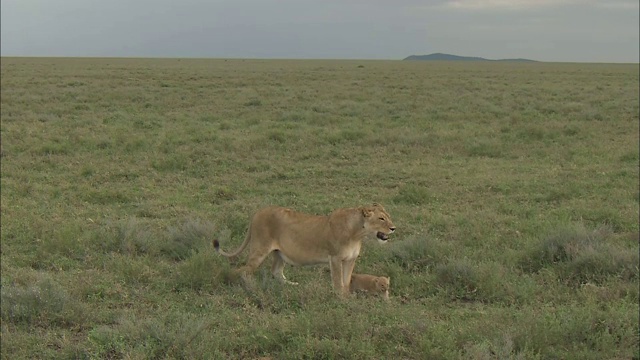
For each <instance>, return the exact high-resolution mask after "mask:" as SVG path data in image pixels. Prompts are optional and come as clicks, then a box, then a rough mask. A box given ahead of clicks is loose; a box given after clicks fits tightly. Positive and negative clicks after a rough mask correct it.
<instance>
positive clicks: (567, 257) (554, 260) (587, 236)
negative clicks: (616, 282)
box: [520, 224, 639, 284]
mask: <svg viewBox="0 0 640 360" xmlns="http://www.w3.org/2000/svg"><path fill="white" fill-rule="evenodd" d="M612 234H613V233H612V232H611V230H610V229H609V228H607V227H601V228H598V229H595V230H589V229H587V228H586V227H584V226H583V225H580V224H578V225H573V226H568V227H567V226H565V227H561V228H558V229H556V230H553V231H551V232H550V233H549V234H548V235H547V236H545V237H544V238H542V239H541V240H539V241H538V242H537V243H535V244H534V245H533V246H532V247H531V248H530V249H529V250H528V251H526V252H525V253H524V255H523V256H522V258H521V260H520V267H521V268H522V269H523V270H525V271H528V272H537V271H540V270H541V269H543V268H549V267H552V268H555V269H556V271H557V273H558V274H559V275H560V276H561V278H562V279H564V280H565V281H567V282H569V283H572V284H581V283H586V282H595V283H601V282H603V281H605V280H606V279H607V278H609V277H618V278H621V279H624V280H632V279H638V263H639V255H638V252H637V251H633V250H630V249H628V248H624V247H622V246H620V245H617V244H616V243H613V242H612V241H611V238H612Z"/></svg>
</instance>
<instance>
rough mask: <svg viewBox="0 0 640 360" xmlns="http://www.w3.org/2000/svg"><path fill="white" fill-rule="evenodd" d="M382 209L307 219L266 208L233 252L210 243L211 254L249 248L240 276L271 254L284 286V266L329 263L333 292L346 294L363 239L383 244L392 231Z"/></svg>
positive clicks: (339, 211) (273, 270) (337, 212)
mask: <svg viewBox="0 0 640 360" xmlns="http://www.w3.org/2000/svg"><path fill="white" fill-rule="evenodd" d="M395 229H396V228H395V226H394V225H393V223H392V222H391V218H390V217H389V214H388V213H387V212H386V211H385V210H384V208H383V207H382V205H380V204H373V205H372V206H364V207H359V208H346V209H337V210H334V211H333V212H331V213H330V214H329V215H326V216H318V215H309V214H304V213H300V212H296V211H293V210H291V209H287V208H282V207H267V208H264V209H261V210H259V211H258V212H256V213H255V215H253V218H252V219H251V223H250V224H249V230H248V231H247V236H246V238H245V240H244V242H243V243H242V245H240V248H238V249H237V250H236V251H234V252H232V253H227V252H225V251H223V250H221V249H220V243H219V242H218V240H213V246H214V247H215V249H216V251H218V252H219V253H220V254H222V255H224V256H226V257H235V256H237V255H238V254H240V253H241V252H242V251H243V250H244V248H245V247H247V246H248V247H249V255H248V259H247V263H246V265H245V266H243V267H242V268H240V269H238V270H239V271H242V272H244V273H245V274H251V273H253V272H254V271H255V270H256V269H257V268H258V266H260V264H261V263H262V262H263V261H264V259H265V258H266V257H267V256H268V255H269V254H272V258H273V265H271V273H272V274H273V276H275V277H276V278H278V279H281V280H282V281H284V282H287V283H289V284H296V283H293V282H290V281H288V280H287V279H286V278H285V276H284V274H283V269H284V264H285V262H286V263H288V264H291V265H315V264H322V263H329V268H330V270H331V279H332V281H333V287H334V289H335V290H336V291H337V292H338V293H339V294H341V295H348V293H349V283H350V282H351V273H352V272H353V267H354V265H355V262H356V258H357V257H358V254H360V247H361V246H362V240H363V239H364V238H366V237H377V238H378V241H379V242H381V243H385V242H387V240H388V239H389V234H391V233H392V232H394V231H395Z"/></svg>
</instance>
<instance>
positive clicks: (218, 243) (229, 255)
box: [212, 232, 251, 257]
mask: <svg viewBox="0 0 640 360" xmlns="http://www.w3.org/2000/svg"><path fill="white" fill-rule="evenodd" d="M250 239H251V234H250V233H249V232H247V237H245V238H244V242H243V243H242V245H240V247H239V248H238V249H237V250H236V251H234V252H232V253H228V252H226V251H224V250H222V249H220V241H218V239H213V241H212V243H213V248H214V249H216V251H217V252H218V253H220V254H221V255H223V256H226V257H236V256H238V255H239V254H240V253H241V252H242V250H244V248H246V247H247V244H249V240H250Z"/></svg>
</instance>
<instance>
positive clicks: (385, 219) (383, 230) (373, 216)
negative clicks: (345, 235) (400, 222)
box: [362, 203, 396, 243]
mask: <svg viewBox="0 0 640 360" xmlns="http://www.w3.org/2000/svg"><path fill="white" fill-rule="evenodd" d="M362 215H363V216H364V227H365V229H367V230H369V231H371V232H372V233H373V234H375V236H376V237H377V238H378V241H379V242H381V243H385V242H387V240H389V235H390V234H391V233H392V232H394V231H395V230H396V227H395V225H393V222H392V221H391V217H390V216H389V214H388V213H387V212H386V211H385V210H384V208H383V207H382V205H380V204H375V203H374V204H373V205H371V206H365V207H363V208H362Z"/></svg>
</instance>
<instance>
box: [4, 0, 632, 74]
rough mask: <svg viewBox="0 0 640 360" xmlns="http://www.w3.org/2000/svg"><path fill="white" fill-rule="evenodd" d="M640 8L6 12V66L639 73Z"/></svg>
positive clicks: (498, 1)
mask: <svg viewBox="0 0 640 360" xmlns="http://www.w3.org/2000/svg"><path fill="white" fill-rule="evenodd" d="M639 3H640V0H600V1H597V0H433V1H430V0H422V1H419V0H386V1H384V0H2V1H1V2H0V6H1V9H0V10H1V12H0V14H1V17H2V18H1V22H0V27H1V32H0V36H1V39H0V40H1V43H0V47H1V49H0V50H1V54H2V56H115V57H120V56H126V57H129V56H134V57H216V58H221V57H223V58H317V59H402V58H404V57H406V56H409V55H414V54H415V55H423V54H430V53H434V52H443V53H450V54H455V55H463V56H481V57H486V58H491V59H498V58H529V59H534V60H541V61H570V62H635V63H637V62H638V61H639V53H640V48H639V45H638V44H639V43H640V39H639V32H640V25H639V15H638V12H639Z"/></svg>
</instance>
